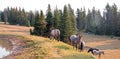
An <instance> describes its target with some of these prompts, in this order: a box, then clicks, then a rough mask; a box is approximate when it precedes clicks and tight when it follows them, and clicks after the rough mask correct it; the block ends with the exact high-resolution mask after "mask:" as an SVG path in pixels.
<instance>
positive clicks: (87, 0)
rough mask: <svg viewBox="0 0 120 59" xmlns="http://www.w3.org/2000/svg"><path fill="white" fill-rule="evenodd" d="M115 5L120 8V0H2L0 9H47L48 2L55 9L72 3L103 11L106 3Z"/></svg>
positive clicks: (79, 6)
mask: <svg viewBox="0 0 120 59" xmlns="http://www.w3.org/2000/svg"><path fill="white" fill-rule="evenodd" d="M107 3H109V4H110V5H113V4H114V3H115V4H116V5H117V7H118V8H120V0H0V10H2V11H3V10H4V8H7V7H8V6H9V7H21V8H24V9H25V10H26V11H29V10H33V11H35V10H43V11H44V12H45V11H46V10H47V7H48V4H50V5H51V9H52V10H54V9H55V8H56V6H57V8H58V9H63V7H64V5H67V4H70V5H71V7H72V8H73V9H74V11H76V10H77V8H79V9H80V8H84V7H85V9H88V8H89V9H92V8H93V6H94V7H95V9H99V10H100V11H103V10H104V9H105V6H106V4H107Z"/></svg>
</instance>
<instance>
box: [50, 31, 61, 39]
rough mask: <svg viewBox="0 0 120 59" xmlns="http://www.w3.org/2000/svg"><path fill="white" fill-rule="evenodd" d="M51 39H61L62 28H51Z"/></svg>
mask: <svg viewBox="0 0 120 59" xmlns="http://www.w3.org/2000/svg"><path fill="white" fill-rule="evenodd" d="M50 39H57V40H58V41H60V30H59V29H53V30H51V33H50Z"/></svg>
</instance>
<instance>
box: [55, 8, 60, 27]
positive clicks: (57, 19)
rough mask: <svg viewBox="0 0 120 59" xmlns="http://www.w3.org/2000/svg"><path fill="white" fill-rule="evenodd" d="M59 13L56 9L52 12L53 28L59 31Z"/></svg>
mask: <svg viewBox="0 0 120 59" xmlns="http://www.w3.org/2000/svg"><path fill="white" fill-rule="evenodd" d="M60 20H61V19H60V12H59V10H58V9H57V7H56V9H55V10H54V27H55V28H57V29H60Z"/></svg>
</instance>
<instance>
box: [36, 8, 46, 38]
mask: <svg viewBox="0 0 120 59" xmlns="http://www.w3.org/2000/svg"><path fill="white" fill-rule="evenodd" d="M38 22H39V25H40V35H41V36H43V35H45V34H44V32H45V29H46V24H47V23H46V20H45V16H44V14H43V11H42V10H41V13H40V20H39V21H38Z"/></svg>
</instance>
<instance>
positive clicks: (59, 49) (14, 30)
mask: <svg viewBox="0 0 120 59" xmlns="http://www.w3.org/2000/svg"><path fill="white" fill-rule="evenodd" d="M30 28H32V27H24V26H15V25H2V24H0V35H5V37H6V38H7V36H13V37H14V38H16V37H17V38H20V39H19V40H22V41H23V42H24V43H25V44H26V45H25V46H24V47H23V49H22V52H21V53H19V54H17V55H14V58H11V59H94V58H92V57H91V54H90V53H87V52H86V51H87V50H88V48H87V47H95V48H100V49H101V50H103V51H104V52H105V55H102V57H101V58H98V57H97V56H96V58H97V59H120V43H119V42H120V40H119V37H114V38H111V37H110V36H99V35H93V34H82V35H83V38H82V39H83V40H84V41H85V42H86V45H85V47H86V48H85V51H84V52H79V51H76V50H75V49H73V47H72V46H70V45H68V44H66V43H63V42H58V41H56V40H50V39H49V38H46V37H40V36H34V35H30V34H29V29H30ZM32 29H33V28H32ZM18 43H19V42H18ZM114 52H115V53H114ZM9 59H10V58H9Z"/></svg>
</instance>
